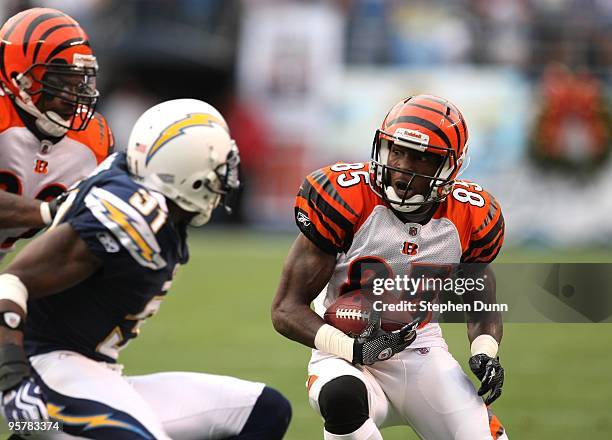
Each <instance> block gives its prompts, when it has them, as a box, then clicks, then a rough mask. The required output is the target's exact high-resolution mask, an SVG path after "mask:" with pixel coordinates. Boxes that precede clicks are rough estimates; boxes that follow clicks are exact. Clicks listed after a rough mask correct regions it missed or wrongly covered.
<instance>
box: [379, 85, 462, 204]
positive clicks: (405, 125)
mask: <svg viewBox="0 0 612 440" xmlns="http://www.w3.org/2000/svg"><path fill="white" fill-rule="evenodd" d="M467 141H468V129H467V125H466V123H465V119H464V118H463V115H462V114H461V112H460V111H459V109H458V108H457V107H456V106H455V105H454V104H452V103H451V102H450V101H448V100H446V99H444V98H439V97H436V96H432V95H416V96H410V97H408V98H406V99H403V100H402V101H400V102H398V103H397V104H396V105H395V106H393V108H392V109H391V110H390V111H389V113H388V114H387V116H386V117H385V119H384V121H383V123H382V127H381V128H380V129H378V130H377V131H376V135H375V136H374V143H373V146H372V157H371V159H372V160H371V162H370V185H371V187H372V189H373V190H374V192H375V193H376V194H378V195H379V196H380V197H382V198H383V199H384V200H385V201H386V202H387V203H389V205H390V206H391V207H392V208H393V209H396V210H398V211H402V212H412V211H415V210H417V209H418V208H419V207H421V206H423V205H426V204H431V203H434V202H440V201H442V200H444V199H445V198H446V196H447V195H448V194H449V193H450V191H451V189H452V186H453V183H454V179H455V178H456V177H457V174H458V173H459V169H460V168H461V165H462V164H463V161H464V158H465V155H466V152H467ZM393 144H395V145H397V146H400V147H405V148H411V149H413V150H417V151H420V152H427V153H433V154H436V155H440V156H442V157H443V160H442V161H440V165H439V166H438V167H437V171H436V172H435V174H432V175H425V174H420V173H418V172H416V171H414V170H406V169H400V168H394V167H391V166H389V165H388V158H389V152H390V150H391V146H392V145H393ZM390 171H393V172H399V173H403V174H405V175H406V178H407V182H408V183H407V184H408V186H409V185H410V184H411V183H412V181H413V180H414V178H415V177H417V176H419V177H423V178H426V179H429V180H430V189H431V190H430V191H429V194H425V195H421V194H419V195H413V196H411V197H407V196H406V195H404V197H402V198H400V197H399V196H398V195H397V194H396V192H395V190H394V189H393V187H392V186H391V185H390V176H389V172H390ZM406 194H408V192H406Z"/></svg>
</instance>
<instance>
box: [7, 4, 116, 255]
mask: <svg viewBox="0 0 612 440" xmlns="http://www.w3.org/2000/svg"><path fill="white" fill-rule="evenodd" d="M97 71H98V65H97V62H96V57H95V56H94V55H93V52H92V50H91V47H90V45H89V40H88V37H87V34H86V33H85V31H83V29H82V28H81V26H80V25H79V24H78V23H77V22H76V21H75V20H74V19H73V18H71V17H70V16H68V15H66V14H64V13H63V12H61V11H58V10H55V9H49V8H33V9H28V10H25V11H23V12H20V13H19V14H17V15H15V16H13V17H11V18H9V19H8V20H7V21H6V22H5V23H4V25H3V26H2V28H0V190H2V191H0V259H1V258H2V257H3V256H4V254H5V253H6V252H8V251H10V250H11V249H12V248H13V244H14V243H15V241H17V240H18V239H19V238H25V237H31V236H32V235H34V233H35V232H36V231H37V230H39V229H40V228H42V227H44V226H45V225H48V224H49V223H50V222H51V219H52V217H53V210H54V205H53V204H52V205H49V204H47V203H45V202H48V201H49V200H52V199H54V198H55V197H57V196H58V195H60V194H61V193H63V192H64V191H65V190H66V189H67V188H68V187H70V186H71V185H72V184H73V183H75V182H76V181H78V180H80V179H82V178H83V177H85V176H87V175H88V174H89V173H90V172H91V171H92V170H93V169H94V168H95V167H96V166H97V165H98V164H99V163H100V162H101V161H102V160H104V158H106V157H107V156H108V155H109V154H110V153H111V152H112V149H113V137H112V134H111V131H110V129H109V128H108V125H107V123H106V121H105V119H104V118H103V117H102V116H101V115H100V114H98V113H96V112H95V108H96V103H97V101H98V95H99V93H98V90H97V89H96V74H97ZM41 202H42V203H41Z"/></svg>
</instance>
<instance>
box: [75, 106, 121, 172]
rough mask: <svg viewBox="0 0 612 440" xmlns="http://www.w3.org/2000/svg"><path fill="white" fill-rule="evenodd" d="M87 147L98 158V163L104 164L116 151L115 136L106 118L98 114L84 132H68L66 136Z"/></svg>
mask: <svg viewBox="0 0 612 440" xmlns="http://www.w3.org/2000/svg"><path fill="white" fill-rule="evenodd" d="M66 136H68V137H69V138H70V139H74V140H76V141H78V142H80V143H82V144H83V145H85V146H87V147H88V148H89V149H90V150H91V151H92V153H93V154H94V155H95V156H96V161H97V162H98V163H100V162H102V161H103V160H104V159H105V158H106V157H107V156H108V155H109V154H111V153H112V152H113V151H114V148H115V145H114V138H113V134H112V132H111V130H110V127H109V126H108V123H107V122H106V119H105V118H104V116H102V115H101V114H100V113H96V114H95V115H94V117H93V118H92V120H91V121H89V124H88V125H87V128H86V129H85V130H83V131H68V134H67V135H66Z"/></svg>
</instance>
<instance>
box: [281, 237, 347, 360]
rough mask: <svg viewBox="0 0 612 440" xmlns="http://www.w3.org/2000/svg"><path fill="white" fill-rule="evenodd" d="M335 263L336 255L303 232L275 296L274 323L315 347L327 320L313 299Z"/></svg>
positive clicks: (300, 341) (286, 334)
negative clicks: (325, 249) (319, 331)
mask: <svg viewBox="0 0 612 440" xmlns="http://www.w3.org/2000/svg"><path fill="white" fill-rule="evenodd" d="M335 266H336V257H335V256H334V255H331V254H328V253H326V252H323V251H322V250H321V249H319V248H318V247H317V246H316V245H315V244H314V243H313V242H312V241H310V240H309V239H308V238H306V236H304V235H303V234H299V235H298V237H297V239H296V240H295V241H294V243H293V245H292V246H291V249H290V250H289V255H288V256H287V259H286V260H285V264H284V266H283V271H282V273H281V278H280V282H279V284H278V288H277V290H276V296H275V297H274V301H273V302H272V323H273V324H274V328H275V329H276V331H278V332H279V333H280V334H282V335H283V336H286V337H287V338H289V339H293V340H294V341H297V342H299V343H301V344H304V345H307V346H309V347H312V348H314V347H315V336H316V334H317V331H318V330H319V328H320V327H321V326H322V325H323V324H325V321H323V319H322V318H321V317H320V316H319V315H317V314H316V313H315V312H313V311H312V309H311V308H310V303H311V302H312V301H313V300H314V299H315V298H316V297H317V295H318V294H319V293H320V292H321V290H323V288H324V287H325V285H326V284H327V282H328V281H329V279H330V278H331V276H332V273H333V271H334V267H335Z"/></svg>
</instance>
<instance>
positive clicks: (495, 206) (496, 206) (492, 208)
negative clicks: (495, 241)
mask: <svg viewBox="0 0 612 440" xmlns="http://www.w3.org/2000/svg"><path fill="white" fill-rule="evenodd" d="M498 211H499V204H498V203H497V200H495V199H493V198H492V200H491V205H490V206H489V212H488V213H487V216H486V217H485V219H484V221H483V222H482V225H480V226H479V227H478V229H476V231H475V232H474V234H475V235H478V234H479V233H480V232H482V231H483V230H484V229H485V228H486V227H487V226H489V224H490V223H491V221H493V219H494V218H495V216H496V215H497V212H498Z"/></svg>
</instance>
